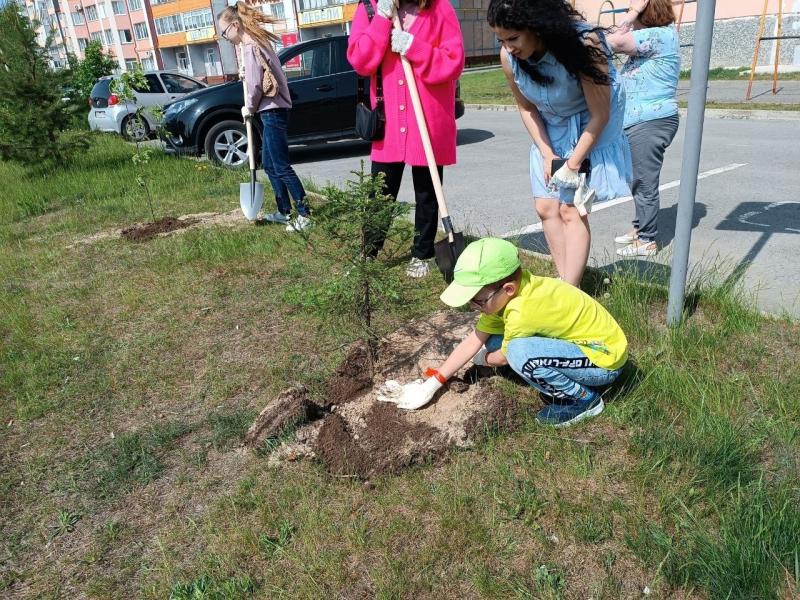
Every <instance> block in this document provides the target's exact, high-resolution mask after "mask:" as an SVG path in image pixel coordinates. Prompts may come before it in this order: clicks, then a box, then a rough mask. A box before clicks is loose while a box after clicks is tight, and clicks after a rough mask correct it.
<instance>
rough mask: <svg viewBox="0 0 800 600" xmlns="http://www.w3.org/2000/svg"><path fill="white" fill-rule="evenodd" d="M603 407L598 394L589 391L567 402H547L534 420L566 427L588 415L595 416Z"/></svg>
mask: <svg viewBox="0 0 800 600" xmlns="http://www.w3.org/2000/svg"><path fill="white" fill-rule="evenodd" d="M604 408H605V404H603V398H601V397H600V394H598V393H597V392H589V393H588V394H587V395H586V397H584V398H581V399H579V400H575V401H573V402H570V403H569V404H548V405H547V406H545V407H544V408H543V409H542V410H540V411H539V414H538V415H536V420H537V421H539V423H542V424H543V425H552V426H553V427H568V426H569V425H574V424H575V423H577V422H579V421H583V420H584V419H587V418H589V417H596V416H597V415H599V414H600V413H601V412H603V409H604Z"/></svg>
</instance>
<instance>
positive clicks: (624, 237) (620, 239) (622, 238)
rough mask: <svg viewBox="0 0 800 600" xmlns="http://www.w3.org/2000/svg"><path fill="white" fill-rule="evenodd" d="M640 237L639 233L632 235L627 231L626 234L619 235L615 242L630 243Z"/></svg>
mask: <svg viewBox="0 0 800 600" xmlns="http://www.w3.org/2000/svg"><path fill="white" fill-rule="evenodd" d="M638 239H639V236H638V235H634V236H630V235H628V234H627V233H626V234H625V235H618V236H617V237H615V238H614V243H615V244H630V243H631V242H635V241H637V240H638Z"/></svg>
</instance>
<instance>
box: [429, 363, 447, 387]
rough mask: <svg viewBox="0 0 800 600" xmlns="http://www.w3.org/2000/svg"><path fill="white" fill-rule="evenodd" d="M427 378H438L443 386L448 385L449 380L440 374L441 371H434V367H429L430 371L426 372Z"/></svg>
mask: <svg viewBox="0 0 800 600" xmlns="http://www.w3.org/2000/svg"><path fill="white" fill-rule="evenodd" d="M425 377H436V379H437V380H438V381H439V383H441V384H442V385H444V384H445V383H447V379H445V378H444V375H442V374H441V373H439V371H437V370H436V369H434V368H432V367H428V370H427V371H425Z"/></svg>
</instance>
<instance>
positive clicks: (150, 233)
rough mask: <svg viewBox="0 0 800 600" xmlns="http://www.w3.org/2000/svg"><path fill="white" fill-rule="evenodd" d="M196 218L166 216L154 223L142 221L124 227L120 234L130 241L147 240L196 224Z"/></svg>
mask: <svg viewBox="0 0 800 600" xmlns="http://www.w3.org/2000/svg"><path fill="white" fill-rule="evenodd" d="M195 222H196V221H195V220H194V219H176V218H175V217H164V218H161V219H157V220H156V221H153V222H152V223H141V224H138V225H134V226H133V227H128V228H127V229H123V230H122V232H121V233H120V235H121V236H122V237H123V238H125V239H126V240H128V241H130V242H146V241H147V240H151V239H153V238H154V237H156V236H157V235H158V234H159V233H168V232H170V231H175V230H177V229H183V228H184V227H190V226H191V225H194V223H195Z"/></svg>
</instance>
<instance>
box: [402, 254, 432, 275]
mask: <svg viewBox="0 0 800 600" xmlns="http://www.w3.org/2000/svg"><path fill="white" fill-rule="evenodd" d="M430 270H431V263H430V260H422V259H420V258H416V257H415V258H412V259H411V262H410V263H408V267H406V275H408V276H409V277H412V278H413V279H419V278H420V277H425V275H427V274H428V273H429V272H430Z"/></svg>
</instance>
